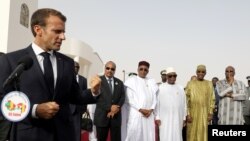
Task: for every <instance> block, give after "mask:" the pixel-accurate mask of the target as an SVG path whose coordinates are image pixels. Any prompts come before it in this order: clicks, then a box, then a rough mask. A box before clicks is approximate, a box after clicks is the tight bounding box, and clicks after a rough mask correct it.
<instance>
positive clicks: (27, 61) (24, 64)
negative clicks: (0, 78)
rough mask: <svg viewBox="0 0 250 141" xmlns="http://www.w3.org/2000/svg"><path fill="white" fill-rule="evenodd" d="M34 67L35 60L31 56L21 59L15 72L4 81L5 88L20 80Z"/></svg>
mask: <svg viewBox="0 0 250 141" xmlns="http://www.w3.org/2000/svg"><path fill="white" fill-rule="evenodd" d="M32 65H33V60H32V58H31V57H29V56H25V57H23V58H21V59H20V60H19V61H18V63H17V67H16V68H15V70H14V71H13V72H12V73H11V74H10V75H9V77H8V78H7V79H6V80H5V81H4V83H3V87H4V88H5V86H7V85H9V84H11V83H13V81H14V80H15V79H16V78H18V77H19V76H20V75H21V74H22V72H23V71H24V70H28V69H29V68H30V67H31V66H32Z"/></svg>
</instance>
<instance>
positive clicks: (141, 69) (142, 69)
mask: <svg viewBox="0 0 250 141" xmlns="http://www.w3.org/2000/svg"><path fill="white" fill-rule="evenodd" d="M139 70H140V71H145V72H148V69H147V68H139Z"/></svg>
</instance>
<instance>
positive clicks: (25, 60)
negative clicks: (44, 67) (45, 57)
mask: <svg viewBox="0 0 250 141" xmlns="http://www.w3.org/2000/svg"><path fill="white" fill-rule="evenodd" d="M20 64H23V65H24V70H28V69H29V68H30V67H31V66H32V65H33V59H32V58H31V57H29V56H25V57H23V58H21V59H20V60H19V61H18V65H20Z"/></svg>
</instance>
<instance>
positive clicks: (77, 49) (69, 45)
mask: <svg viewBox="0 0 250 141" xmlns="http://www.w3.org/2000/svg"><path fill="white" fill-rule="evenodd" d="M60 52H61V53H63V54H66V55H68V56H70V57H71V58H75V60H76V61H77V62H79V64H80V70H79V74H81V75H83V76H85V77H86V78H87V79H88V80H90V78H91V77H92V76H94V75H96V74H99V73H100V72H101V71H102V70H103V61H102V60H101V58H100V57H99V55H98V53H96V52H94V51H93V49H92V48H91V47H90V46H89V45H88V44H86V43H84V42H82V41H80V40H77V39H73V38H71V39H70V38H67V39H66V40H65V41H64V42H63V44H62V46H61V49H60Z"/></svg>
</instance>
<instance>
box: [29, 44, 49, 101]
mask: <svg viewBox="0 0 250 141" xmlns="http://www.w3.org/2000/svg"><path fill="white" fill-rule="evenodd" d="M27 52H28V54H29V56H30V57H31V58H32V59H33V72H34V74H37V75H38V77H39V81H40V83H41V85H42V87H43V89H44V90H45V91H46V94H49V93H50V92H49V89H48V88H47V85H46V82H45V79H44V76H43V72H42V69H41V67H40V65H39V63H38V60H37V57H36V55H35V53H34V51H33V49H32V47H31V45H30V46H29V47H28V48H27ZM48 97H49V95H48Z"/></svg>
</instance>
